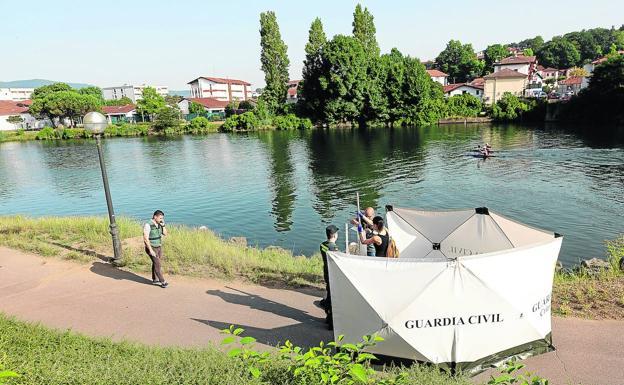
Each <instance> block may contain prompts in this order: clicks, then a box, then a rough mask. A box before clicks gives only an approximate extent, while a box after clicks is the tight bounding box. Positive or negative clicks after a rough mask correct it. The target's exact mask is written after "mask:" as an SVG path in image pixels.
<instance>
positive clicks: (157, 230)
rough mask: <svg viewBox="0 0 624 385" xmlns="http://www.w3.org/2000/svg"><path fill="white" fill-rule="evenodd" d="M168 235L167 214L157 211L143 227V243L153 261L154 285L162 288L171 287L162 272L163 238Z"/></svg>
mask: <svg viewBox="0 0 624 385" xmlns="http://www.w3.org/2000/svg"><path fill="white" fill-rule="evenodd" d="M167 235H168V231H167V229H166V228H165V214H164V213H163V212H162V211H160V210H156V211H154V215H152V219H151V220H150V221H149V222H147V223H145V225H143V243H145V252H146V253H147V255H149V257H150V259H151V260H152V283H153V284H154V285H157V286H160V287H162V288H166V287H167V286H169V284H168V283H167V281H165V277H163V274H162V270H161V261H162V258H163V254H162V237H163V236H167Z"/></svg>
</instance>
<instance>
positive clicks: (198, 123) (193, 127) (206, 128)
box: [187, 116, 215, 134]
mask: <svg viewBox="0 0 624 385" xmlns="http://www.w3.org/2000/svg"><path fill="white" fill-rule="evenodd" d="M214 127H215V125H214V124H211V123H210V120H208V119H207V118H205V117H203V116H198V117H196V118H193V120H191V121H190V122H189V124H188V126H187V131H188V132H190V133H193V134H202V133H206V132H211V131H214Z"/></svg>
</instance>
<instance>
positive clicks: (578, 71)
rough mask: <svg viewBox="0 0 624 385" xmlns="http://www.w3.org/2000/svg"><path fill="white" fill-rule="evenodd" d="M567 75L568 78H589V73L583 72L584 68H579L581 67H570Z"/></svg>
mask: <svg viewBox="0 0 624 385" xmlns="http://www.w3.org/2000/svg"><path fill="white" fill-rule="evenodd" d="M568 73H569V76H580V77H584V76H589V73H588V72H587V71H585V69H584V68H581V67H572V68H570V71H569V72H568Z"/></svg>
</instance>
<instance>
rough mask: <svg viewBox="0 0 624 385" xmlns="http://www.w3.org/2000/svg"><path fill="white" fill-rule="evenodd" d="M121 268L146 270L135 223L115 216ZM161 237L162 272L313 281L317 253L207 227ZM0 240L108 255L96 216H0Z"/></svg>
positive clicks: (62, 253)
mask: <svg viewBox="0 0 624 385" xmlns="http://www.w3.org/2000/svg"><path fill="white" fill-rule="evenodd" d="M118 226H119V229H120V233H121V238H122V239H123V240H124V241H123V252H124V262H125V264H126V267H127V268H129V269H131V270H135V271H140V272H148V271H150V269H151V262H150V259H149V258H148V257H147V256H146V255H145V253H144V250H143V241H142V238H141V237H142V229H141V224H140V223H139V222H136V221H133V220H131V219H128V218H118ZM169 233H170V235H169V236H168V237H166V239H165V242H164V250H163V251H164V255H165V264H164V266H165V272H166V273H173V274H184V275H190V276H197V277H210V278H219V279H234V278H242V279H244V280H248V281H252V282H256V283H269V284H276V285H288V286H319V285H320V284H321V282H322V280H323V272H322V271H323V269H322V261H321V258H320V256H318V255H317V256H313V257H311V258H307V257H304V256H293V255H292V253H291V252H290V251H287V250H283V249H279V248H266V249H260V248H257V247H245V246H242V245H238V244H235V243H231V242H228V241H226V240H223V239H222V238H220V237H218V236H217V235H215V234H214V233H213V232H211V231H209V230H200V229H196V228H189V227H185V226H170V227H169ZM0 245H4V246H7V247H12V248H16V249H20V250H24V251H28V252H33V253H36V254H40V255H43V256H46V257H49V256H57V257H62V258H65V259H71V260H74V261H83V262H89V261H92V260H93V259H94V258H95V257H94V256H93V253H94V252H96V253H101V254H105V255H112V246H111V239H110V234H109V233H108V221H107V219H105V218H99V217H44V218H37V219H33V218H28V217H21V216H11V217H0Z"/></svg>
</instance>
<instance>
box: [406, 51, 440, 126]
mask: <svg viewBox="0 0 624 385" xmlns="http://www.w3.org/2000/svg"><path fill="white" fill-rule="evenodd" d="M403 89H404V95H403V104H404V106H405V116H406V118H407V119H406V120H407V122H408V123H410V124H415V125H419V126H422V125H430V124H434V123H437V122H438V120H440V119H441V118H443V117H444V115H445V105H444V93H443V91H442V86H441V85H440V84H439V83H437V82H435V81H433V79H431V77H430V76H429V74H427V71H426V70H425V66H424V65H423V64H422V63H421V62H420V60H418V59H417V58H412V57H409V56H408V57H406V58H405V84H404V87H403Z"/></svg>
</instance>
